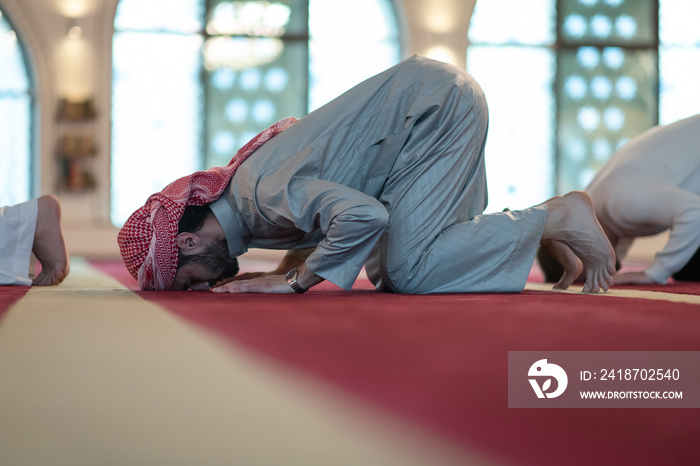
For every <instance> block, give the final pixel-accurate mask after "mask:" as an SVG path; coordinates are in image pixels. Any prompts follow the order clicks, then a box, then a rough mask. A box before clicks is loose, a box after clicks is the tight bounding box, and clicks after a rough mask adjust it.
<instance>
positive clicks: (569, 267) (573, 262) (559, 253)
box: [541, 241, 583, 290]
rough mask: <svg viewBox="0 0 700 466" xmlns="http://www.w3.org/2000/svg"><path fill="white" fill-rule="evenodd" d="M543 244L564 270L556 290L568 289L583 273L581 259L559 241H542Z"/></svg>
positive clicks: (555, 287) (555, 286)
mask: <svg viewBox="0 0 700 466" xmlns="http://www.w3.org/2000/svg"><path fill="white" fill-rule="evenodd" d="M541 244H542V247H544V248H545V249H546V250H547V251H548V252H549V253H550V254H551V255H552V256H553V257H554V258H556V260H557V262H559V264H560V265H561V266H562V267H563V268H564V273H563V274H562V276H561V278H560V279H559V281H558V282H557V283H556V284H555V285H554V289H556V290H565V289H567V288H568V287H570V286H571V284H572V283H574V282H575V281H576V280H577V279H578V278H579V276H580V275H581V272H582V271H583V263H582V262H581V259H579V258H578V257H576V254H574V252H573V251H572V250H571V248H569V246H567V245H566V244H564V243H561V242H559V241H542V243H541Z"/></svg>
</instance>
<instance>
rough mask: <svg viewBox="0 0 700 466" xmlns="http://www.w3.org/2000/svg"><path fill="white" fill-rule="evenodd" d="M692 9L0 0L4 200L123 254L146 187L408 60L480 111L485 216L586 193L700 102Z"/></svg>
mask: <svg viewBox="0 0 700 466" xmlns="http://www.w3.org/2000/svg"><path fill="white" fill-rule="evenodd" d="M698 24H700V2H697V1H695V0H528V1H522V0H478V1H474V0H269V1H258V0H239V1H224V0H31V1H27V0H0V205H8V204H15V203H18V202H22V201H24V200H27V199H29V198H30V197H35V196H37V195H39V194H45V193H53V194H56V195H57V196H58V197H59V198H60V200H61V202H62V204H63V227H64V230H65V236H66V241H67V243H68V248H69V250H70V252H71V253H73V254H78V255H87V256H92V257H115V256H117V255H118V248H117V245H116V234H117V231H118V228H119V227H120V226H121V225H122V224H123V222H124V221H125V220H126V218H127V217H128V215H129V214H130V213H131V212H133V211H134V210H136V209H137V208H138V207H140V206H141V205H143V203H144V201H145V200H146V198H147V197H148V195H150V194H152V193H153V192H156V191H159V190H160V189H162V188H163V187H164V186H165V185H167V184H168V183H169V182H171V181H173V180H175V179H176V178H178V177H180V176H183V175H187V174H189V173H191V172H193V171H196V170H200V169H206V168H208V167H211V166H216V165H224V164H226V163H227V162H228V160H229V159H230V158H231V156H232V155H233V154H234V153H235V151H236V150H237V149H238V148H239V147H240V146H242V145H243V144H245V143H246V142H247V141H248V140H249V139H250V138H251V137H252V136H254V135H255V134H257V133H258V132H259V131H261V130H262V129H264V128H266V127H267V126H269V125H270V124H272V123H274V122H275V121H277V120H279V119H282V118H284V117H286V116H290V115H292V116H297V117H301V116H303V115H305V114H307V113H308V112H310V111H312V110H314V109H316V108H318V107H319V106H321V105H323V104H324V103H326V102H328V101H329V100H331V99H332V98H333V97H335V96H336V95H338V94H340V93H342V92H343V91H344V90H346V89H348V88H350V87H352V86H353V85H355V84H357V83H358V82H360V81H361V80H363V79H365V78H367V77H369V76H371V75H373V74H376V73H377V72H379V71H382V70H383V69H385V68H388V67H390V66H392V65H394V64H396V63H398V62H399V61H400V60H402V59H404V58H406V57H408V56H411V55H413V54H419V55H423V56H427V57H431V58H434V59H437V60H441V61H445V62H449V63H453V64H455V65H456V66H459V67H462V68H466V69H467V70H468V71H469V72H470V73H471V74H472V75H473V76H474V77H475V78H476V79H477V81H478V82H479V83H480V84H481V86H482V88H483V89H484V91H485V93H486V96H487V100H488V102H489V110H490V127H489V139H488V143H487V151H486V164H487V175H488V182H489V199H490V202H489V206H488V208H487V211H500V210H502V209H503V208H504V207H509V208H511V209H517V208H523V207H527V206H530V205H533V204H536V203H539V202H542V201H543V200H546V199H547V198H549V197H551V196H553V195H555V194H561V193H564V192H568V191H571V190H574V189H583V188H584V187H585V186H586V185H587V183H588V182H589V181H590V180H591V179H592V177H593V175H594V173H595V172H596V170H598V169H599V168H600V167H601V166H602V165H603V164H604V163H605V162H606V161H607V160H608V158H609V157H610V156H611V155H612V154H613V153H614V152H615V150H616V149H617V148H619V147H620V146H622V145H623V144H625V142H627V141H628V140H629V139H630V138H632V137H634V136H636V135H638V134H640V133H641V132H643V131H645V130H646V129H648V128H650V127H651V126H654V125H656V124H666V123H670V122H673V121H675V120H678V119H681V118H684V117H687V116H690V115H694V114H697V113H700V86H698V84H697V83H699V82H700V27H698Z"/></svg>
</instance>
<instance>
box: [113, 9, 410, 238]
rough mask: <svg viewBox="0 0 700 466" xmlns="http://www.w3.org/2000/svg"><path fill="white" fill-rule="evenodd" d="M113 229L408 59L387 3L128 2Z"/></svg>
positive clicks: (117, 48)
mask: <svg viewBox="0 0 700 466" xmlns="http://www.w3.org/2000/svg"><path fill="white" fill-rule="evenodd" d="M114 25H115V33H114V38H113V94H112V122H113V123H112V125H113V126H112V128H113V129H112V221H113V223H114V224H116V225H120V224H122V223H123V222H124V221H125V220H126V218H127V217H128V215H130V214H131V212H133V211H134V210H136V209H137V208H138V207H139V206H141V205H142V204H143V202H144V201H145V199H146V198H147V196H148V195H150V194H152V193H153V192H156V191H158V190H160V189H162V188H163V187H164V186H165V185H166V184H167V183H169V182H171V181H173V180H175V179H176V178H178V177H180V176H183V175H186V174H189V173H191V172H193V171H195V170H199V169H203V168H208V167H211V166H216V165H223V164H226V163H227V162H228V161H229V159H230V158H231V156H232V155H233V154H234V153H235V151H236V150H237V149H238V148H239V147H240V146H242V145H243V144H245V143H246V142H247V141H248V140H249V139H250V138H251V137H252V136H254V135H255V134H257V133H258V132H259V131H261V130H262V129H264V128H266V127H267V126H269V125H270V124H272V123H274V122H275V121H277V120H280V119H282V118H284V117H287V116H297V117H301V116H303V115H305V114H306V113H308V112H309V111H310V110H313V109H315V108H317V107H318V106H320V105H322V104H323V103H325V102H327V101H328V100H330V99H331V98H332V97H335V96H336V95H338V94H340V93H341V92H342V91H344V90H346V89H348V88H349V87H351V86H352V85H354V84H356V83H357V82H359V81H361V80H362V79H364V78H366V77H369V76H371V75H373V74H375V73H377V72H379V71H381V70H383V69H385V68H388V67H389V66H391V65H393V64H395V63H397V62H398V61H399V60H400V55H401V54H400V48H399V32H398V25H397V20H396V15H395V13H394V11H393V5H392V2H391V0H335V1H333V2H328V1H327V0H270V1H257V0H239V1H225V0H210V1H205V0H120V2H119V5H118V8H117V14H116V17H115V22H114Z"/></svg>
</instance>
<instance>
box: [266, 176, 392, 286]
mask: <svg viewBox="0 0 700 466" xmlns="http://www.w3.org/2000/svg"><path fill="white" fill-rule="evenodd" d="M259 188H260V187H259ZM257 200H258V208H259V209H260V211H261V212H262V213H263V214H264V215H265V216H266V217H267V218H268V219H269V220H270V221H271V222H273V223H278V224H284V223H292V224H293V225H294V227H295V228H297V229H299V230H302V231H306V232H312V231H315V230H320V231H321V233H322V234H323V240H322V241H321V242H320V243H319V244H318V246H317V247H316V249H315V250H314V252H313V253H311V255H310V256H309V257H308V258H307V259H306V266H307V267H308V268H309V270H311V271H312V272H313V273H315V274H316V275H318V276H320V277H322V278H324V279H326V280H328V281H330V282H332V283H334V284H336V285H338V286H339V287H341V288H344V289H350V288H351V287H352V284H353V283H354V281H355V279H356V278H357V275H358V274H359V273H360V270H361V269H362V266H363V265H364V263H365V261H366V260H367V258H368V257H369V254H370V252H371V251H372V248H373V247H374V245H375V244H376V242H377V241H378V240H379V237H380V236H381V234H382V232H383V231H384V228H385V227H386V225H387V223H388V221H389V214H388V213H387V211H386V208H385V207H384V206H383V205H382V204H381V203H380V202H379V201H378V200H377V199H375V198H373V197H371V196H367V195H366V194H363V193H361V192H360V191H357V190H355V189H352V188H348V187H347V186H343V185H340V184H337V183H333V182H330V181H324V180H315V179H302V178H296V179H294V180H293V181H292V182H290V184H289V185H288V186H287V187H286V189H285V190H283V192H282V193H280V192H278V193H277V195H274V196H268V197H265V196H261V193H260V191H258V196H257Z"/></svg>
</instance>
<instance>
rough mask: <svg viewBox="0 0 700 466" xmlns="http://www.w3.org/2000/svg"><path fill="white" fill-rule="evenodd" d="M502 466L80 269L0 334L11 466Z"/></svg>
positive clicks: (2, 449) (39, 293)
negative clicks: (219, 337)
mask: <svg viewBox="0 0 700 466" xmlns="http://www.w3.org/2000/svg"><path fill="white" fill-rule="evenodd" d="M458 463H461V464H493V463H489V462H487V461H486V460H484V459H483V458H481V457H477V456H476V455H471V454H470V455H467V454H466V453H465V452H463V451H461V450H459V451H458V450H457V449H455V448H454V447H453V446H450V445H446V444H444V443H442V442H441V441H438V440H436V439H435V438H433V437H429V436H427V434H425V433H423V432H420V433H419V432H417V431H416V430H414V429H413V428H410V427H407V426H406V425H403V424H399V423H397V422H394V421H389V420H387V419H386V418H385V417H382V416H380V415H378V414H376V413H374V414H373V413H372V412H371V410H370V409H369V408H367V407H366V406H364V405H362V404H360V403H356V402H354V401H352V402H351V401H349V400H347V399H344V398H342V396H340V395H338V394H337V392H333V391H332V390H328V389H327V387H322V385H321V384H320V383H316V382H311V381H309V380H308V379H306V378H304V377H301V376H299V375H298V374H296V373H292V371H291V370H288V369H281V368H280V367H278V366H276V365H274V363H272V362H270V361H268V360H264V359H262V358H260V357H258V356H255V355H253V354H251V353H248V352H246V351H245V350H244V349H240V350H239V351H231V349H230V348H229V347H228V346H227V347H224V346H223V343H222V342H220V341H218V340H217V339H215V338H214V337H212V336H210V335H209V334H205V333H204V332H203V331H200V330H198V329H195V328H193V327H190V326H188V325H187V324H185V323H184V322H182V321H180V320H179V319H177V318H176V317H174V316H172V315H171V314H169V313H167V312H165V311H164V310H163V309H162V308H160V307H159V306H157V305H154V304H152V303H149V302H146V301H144V300H142V299H141V298H139V297H138V296H137V295H135V294H134V293H132V292H131V291H129V290H128V289H126V288H124V287H123V286H121V285H120V284H119V283H118V282H116V281H115V280H114V279H112V278H111V277H108V276H106V275H104V274H102V273H100V272H99V271H96V270H94V269H92V268H91V267H89V265H87V264H85V263H81V262H80V261H76V260H74V261H73V263H72V270H71V274H70V276H69V277H68V279H67V280H66V281H65V283H63V284H61V285H60V286H58V287H53V288H32V289H31V290H30V291H29V292H28V293H27V295H26V296H25V297H24V298H23V299H22V300H20V301H19V302H18V303H16V304H15V306H14V307H13V308H12V309H10V310H9V311H8V312H7V313H6V315H5V317H4V318H3V319H2V320H1V321H0V464H3V465H12V466H21V465H32V466H43V465H51V466H62V465H66V466H81V465H86V466H87V465H90V466H93V465H100V466H104V465H129V466H137V465H148V466H158V465H168V466H174V465H187V466H192V465H198V466H199V465H234V464H235V465H257V464H260V465H297V464H298V465H343V464H347V465H427V464H430V465H440V464H458Z"/></svg>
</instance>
